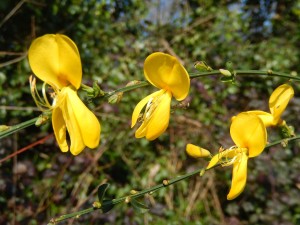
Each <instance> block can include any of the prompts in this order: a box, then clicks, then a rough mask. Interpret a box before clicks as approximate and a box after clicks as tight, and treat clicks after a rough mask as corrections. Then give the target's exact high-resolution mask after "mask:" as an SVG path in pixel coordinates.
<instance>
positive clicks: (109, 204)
mask: <svg viewBox="0 0 300 225" xmlns="http://www.w3.org/2000/svg"><path fill="white" fill-rule="evenodd" d="M114 206H115V205H114V204H113V201H112V200H108V199H105V200H103V202H102V206H101V209H102V212H103V213H106V212H108V211H110V210H111V209H112V208H113V207H114Z"/></svg>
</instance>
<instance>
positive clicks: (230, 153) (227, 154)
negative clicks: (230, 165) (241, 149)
mask: <svg viewBox="0 0 300 225" xmlns="http://www.w3.org/2000/svg"><path fill="white" fill-rule="evenodd" d="M236 154H237V151H235V150H234V149H226V150H223V151H221V152H219V153H218V154H216V155H214V156H213V157H212V158H211V160H210V162H209V164H208V166H207V167H206V169H210V168H212V167H213V166H215V165H216V164H217V163H218V162H222V158H225V159H227V160H230V159H231V158H233V157H235V156H236ZM225 161H226V160H225Z"/></svg>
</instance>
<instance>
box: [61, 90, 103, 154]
mask: <svg viewBox="0 0 300 225" xmlns="http://www.w3.org/2000/svg"><path fill="white" fill-rule="evenodd" d="M64 90H65V91H66V93H67V97H68V99H67V105H68V113H69V116H70V118H72V121H71V123H72V125H73V126H74V128H75V129H74V131H73V132H72V133H73V135H74V137H76V138H78V139H81V140H82V143H78V144H79V145H81V144H83V145H85V146H87V147H89V148H96V147H97V146H98V145H99V141H100V132H101V126H100V123H99V121H98V119H97V117H96V116H95V115H94V114H93V113H92V112H91V111H90V110H89V109H88V108H87V107H86V106H85V105H84V104H83V102H82V101H81V100H80V98H79V97H78V95H77V93H76V91H75V90H73V89H72V88H70V87H66V88H64ZM69 132H70V131H69ZM79 136H80V137H79ZM70 137H71V133H70ZM71 138H72V137H71ZM70 150H71V152H72V154H74V155H77V154H79V153H80V152H81V151H82V150H83V149H81V148H80V147H79V146H76V145H75V144H74V147H73V148H72V140H71V148H70Z"/></svg>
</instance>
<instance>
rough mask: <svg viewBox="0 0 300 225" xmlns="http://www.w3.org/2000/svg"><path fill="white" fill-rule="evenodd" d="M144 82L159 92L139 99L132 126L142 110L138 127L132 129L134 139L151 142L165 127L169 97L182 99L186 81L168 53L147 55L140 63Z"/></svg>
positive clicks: (187, 79)
mask: <svg viewBox="0 0 300 225" xmlns="http://www.w3.org/2000/svg"><path fill="white" fill-rule="evenodd" d="M144 74H145V77H146V79H147V80H148V81H149V82H150V83H151V84H152V85H153V86H155V87H157V88H159V89H160V90H159V91H156V92H154V93H153V94H151V95H148V96H147V97H145V98H144V99H142V100H141V101H140V102H139V103H138V104H137V105H136V107H135V109H134V111H133V113H132V123H131V127H133V126H134V125H135V124H136V123H137V121H138V118H139V115H140V112H141V111H142V109H143V108H144V106H145V105H146V108H145V112H144V113H143V116H142V124H141V126H140V127H139V128H138V129H137V130H136V132H135V137H136V138H142V137H146V138H147V139H148V140H150V141H152V140H154V139H156V138H157V137H159V136H160V135H161V134H162V133H163V132H164V131H165V130H166V129H167V127H168V125H169V119H170V108H171V100H172V96H174V97H175V98H176V99H177V100H178V101H181V100H183V99H185V97H186V96H187V95H188V92H189V88H190V78H189V75H188V73H187V72H186V70H185V69H184V67H183V66H182V65H181V64H180V63H179V61H178V60H177V59H176V58H175V57H173V56H171V55H168V54H164V53H161V52H156V53H153V54H151V55H149V56H148V57H147V58H146V60H145V63H144Z"/></svg>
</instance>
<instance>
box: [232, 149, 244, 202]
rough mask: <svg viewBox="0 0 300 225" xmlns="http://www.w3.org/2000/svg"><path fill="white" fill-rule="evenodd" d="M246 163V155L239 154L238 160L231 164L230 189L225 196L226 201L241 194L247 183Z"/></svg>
mask: <svg viewBox="0 0 300 225" xmlns="http://www.w3.org/2000/svg"><path fill="white" fill-rule="evenodd" d="M247 162H248V157H247V155H246V154H245V153H241V158H240V160H239V161H237V162H235V163H234V164H233V170H232V182H231V188H230V191H229V193H228V195H227V199H228V200H232V199H234V198H236V197H237V196H239V195H240V194H241V193H242V192H243V190H244V188H245V186H246V181H247Z"/></svg>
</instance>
